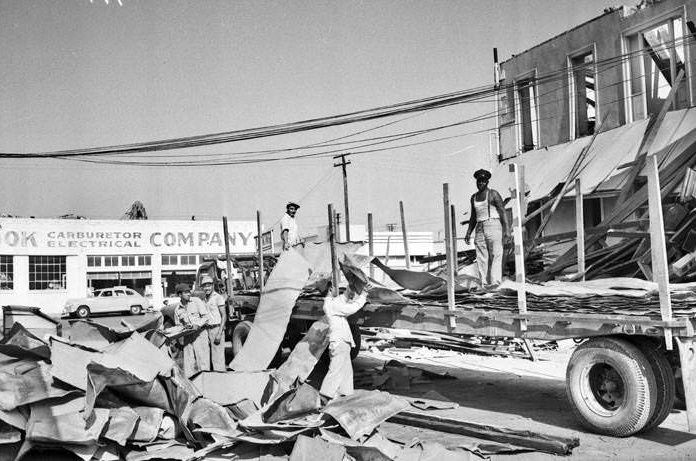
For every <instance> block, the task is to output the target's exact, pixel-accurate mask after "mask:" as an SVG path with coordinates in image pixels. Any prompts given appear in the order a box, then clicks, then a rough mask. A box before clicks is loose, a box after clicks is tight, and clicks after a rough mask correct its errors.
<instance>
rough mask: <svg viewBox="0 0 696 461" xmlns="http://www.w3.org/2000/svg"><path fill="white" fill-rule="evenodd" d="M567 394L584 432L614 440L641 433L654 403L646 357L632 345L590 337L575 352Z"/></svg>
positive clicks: (652, 378) (568, 373) (654, 391)
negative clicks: (591, 432) (607, 436)
mask: <svg viewBox="0 0 696 461" xmlns="http://www.w3.org/2000/svg"><path fill="white" fill-rule="evenodd" d="M566 392H567V394H568V399H569V400H570V403H571V406H572V408H573V412H574V413H575V415H576V416H577V418H578V420H579V421H580V423H581V424H582V425H583V426H584V427H586V428H588V429H590V430H591V431H593V432H597V433H599V434H605V435H610V436H614V437H628V436H631V435H633V434H635V433H637V432H639V431H640V430H641V429H643V428H644V427H645V426H646V425H647V423H648V421H649V420H650V418H651V416H652V414H653V411H654V409H655V407H656V402H657V385H656V379H655V374H654V373H653V369H652V366H651V365H650V362H649V361H648V358H647V357H646V356H645V354H644V353H643V352H642V351H641V350H640V349H639V348H638V347H637V346H635V345H634V344H631V342H630V341H628V340H626V339H621V338H616V337H610V336H606V337H597V338H591V339H590V340H588V341H587V342H585V343H583V344H581V345H580V346H579V347H578V348H577V349H576V350H575V352H573V355H572V356H571V358H570V362H569V363H568V368H567V370H566Z"/></svg>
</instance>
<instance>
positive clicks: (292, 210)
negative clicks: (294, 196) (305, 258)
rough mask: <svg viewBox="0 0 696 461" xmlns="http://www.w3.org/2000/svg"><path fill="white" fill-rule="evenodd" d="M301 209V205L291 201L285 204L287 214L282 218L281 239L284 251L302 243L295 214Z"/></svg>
mask: <svg viewBox="0 0 696 461" xmlns="http://www.w3.org/2000/svg"><path fill="white" fill-rule="evenodd" d="M299 209H300V205H298V204H297V203H295V202H289V203H288V204H287V205H285V214H284V215H283V217H282V218H281V219H280V239H281V240H282V241H283V251H287V250H289V249H290V248H292V247H293V246H295V245H297V244H298V243H302V241H301V240H300V235H299V231H298V227H297V221H295V214H296V213H297V210H299Z"/></svg>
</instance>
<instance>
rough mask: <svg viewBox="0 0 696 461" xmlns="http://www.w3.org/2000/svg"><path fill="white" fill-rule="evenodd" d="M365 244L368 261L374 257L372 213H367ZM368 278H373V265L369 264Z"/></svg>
mask: <svg viewBox="0 0 696 461" xmlns="http://www.w3.org/2000/svg"><path fill="white" fill-rule="evenodd" d="M367 246H368V251H369V255H370V261H372V259H373V258H374V257H375V229H374V227H373V225H372V213H367ZM370 278H372V279H374V278H375V267H374V266H373V265H372V264H370Z"/></svg>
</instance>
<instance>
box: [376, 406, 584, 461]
mask: <svg viewBox="0 0 696 461" xmlns="http://www.w3.org/2000/svg"><path fill="white" fill-rule="evenodd" d="M387 421H389V422H392V423H397V424H404V425H406V426H412V427H420V428H424V429H430V430H434V431H439V432H447V433H450V434H460V435H467V436H471V437H476V438H479V439H485V440H493V441H496V442H500V443H508V444H512V445H516V446H518V447H524V448H529V449H533V450H536V451H541V452H545V453H551V454H554V455H569V454H570V453H571V451H572V449H573V448H575V447H577V446H578V445H579V444H580V441H579V440H578V439H577V438H566V437H557V436H551V435H548V434H537V433H534V432H531V431H527V430H515V429H509V428H502V427H497V426H490V425H484V424H478V423H472V422H469V421H462V420H458V419H451V418H444V417H441V416H435V415H430V414H424V413H417V412H415V411H402V412H401V413H399V414H397V415H396V416H392V417H391V418H389V419H388V420H387Z"/></svg>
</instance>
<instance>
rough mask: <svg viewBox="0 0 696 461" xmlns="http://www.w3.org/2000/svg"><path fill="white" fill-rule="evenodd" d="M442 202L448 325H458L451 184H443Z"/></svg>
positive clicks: (450, 326)
mask: <svg viewBox="0 0 696 461" xmlns="http://www.w3.org/2000/svg"><path fill="white" fill-rule="evenodd" d="M442 204H443V206H444V211H445V255H446V256H447V313H446V314H445V315H446V316H447V320H448V326H449V328H450V329H453V328H454V327H456V326H457V321H456V317H455V313H454V258H453V257H452V224H451V222H450V221H451V219H450V216H451V215H450V202H449V184H448V183H444V184H443V185H442Z"/></svg>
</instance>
